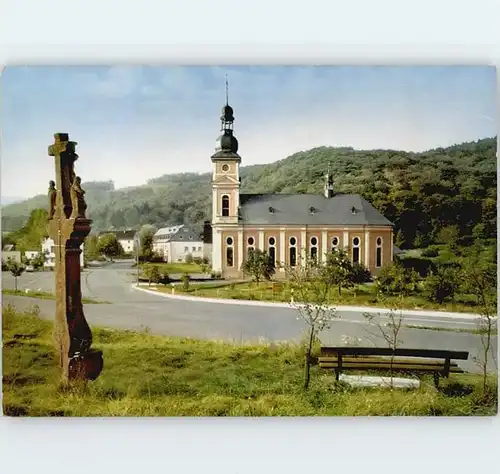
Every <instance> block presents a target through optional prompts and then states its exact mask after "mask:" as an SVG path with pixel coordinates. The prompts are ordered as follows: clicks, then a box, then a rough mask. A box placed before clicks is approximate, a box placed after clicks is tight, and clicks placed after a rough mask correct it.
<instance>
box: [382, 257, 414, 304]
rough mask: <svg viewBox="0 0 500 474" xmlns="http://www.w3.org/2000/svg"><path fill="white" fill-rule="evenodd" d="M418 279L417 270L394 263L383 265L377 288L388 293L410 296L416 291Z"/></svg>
mask: <svg viewBox="0 0 500 474" xmlns="http://www.w3.org/2000/svg"><path fill="white" fill-rule="evenodd" d="M418 280H419V278H418V273H417V272H416V271H415V270H413V269H411V268H405V267H403V266H402V265H401V264H397V263H393V264H391V265H386V266H384V267H382V270H381V271H380V274H379V276H378V278H377V290H378V291H380V292H381V293H383V294H386V295H404V296H408V295H410V294H411V293H413V292H415V291H416V289H417V285H418Z"/></svg>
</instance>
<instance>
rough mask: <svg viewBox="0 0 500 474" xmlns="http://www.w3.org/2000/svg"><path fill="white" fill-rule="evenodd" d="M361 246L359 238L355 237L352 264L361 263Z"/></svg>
mask: <svg viewBox="0 0 500 474" xmlns="http://www.w3.org/2000/svg"><path fill="white" fill-rule="evenodd" d="M359 244H360V240H359V237H354V239H352V263H359V252H360V249H359Z"/></svg>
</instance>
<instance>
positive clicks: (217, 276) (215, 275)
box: [210, 270, 222, 280]
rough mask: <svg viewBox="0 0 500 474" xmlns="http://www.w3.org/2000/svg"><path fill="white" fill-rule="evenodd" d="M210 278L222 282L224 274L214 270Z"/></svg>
mask: <svg viewBox="0 0 500 474" xmlns="http://www.w3.org/2000/svg"><path fill="white" fill-rule="evenodd" d="M210 276H211V277H212V279H213V280H220V279H221V278H222V273H221V272H218V271H216V270H212V271H211V272H210Z"/></svg>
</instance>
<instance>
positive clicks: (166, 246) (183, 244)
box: [2, 225, 210, 268]
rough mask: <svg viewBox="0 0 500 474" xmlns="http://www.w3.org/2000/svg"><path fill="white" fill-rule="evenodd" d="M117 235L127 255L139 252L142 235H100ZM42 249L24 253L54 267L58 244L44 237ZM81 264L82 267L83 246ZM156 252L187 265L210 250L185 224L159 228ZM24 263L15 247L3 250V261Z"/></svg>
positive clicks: (133, 232) (131, 232)
mask: <svg viewBox="0 0 500 474" xmlns="http://www.w3.org/2000/svg"><path fill="white" fill-rule="evenodd" d="M110 233H111V234H115V235H116V239H117V240H118V243H119V244H120V246H121V247H122V250H123V252H124V253H125V254H129V255H133V254H135V252H136V251H137V246H136V245H137V243H138V240H139V233H138V231H136V230H110V231H105V232H101V233H100V234H99V236H101V235H104V234H110ZM40 247H41V248H40V249H37V250H28V251H26V252H25V253H24V256H25V258H26V259H27V260H31V259H33V258H36V257H37V256H38V255H40V253H42V254H43V255H44V256H45V264H44V266H45V267H47V268H53V267H55V257H56V256H55V244H54V241H53V240H52V239H51V238H45V239H43V240H42V242H41V246H40ZM81 249H82V254H81V257H80V258H81V261H80V264H81V265H82V266H83V244H82V247H81ZM153 251H154V252H155V253H157V254H158V255H161V256H162V257H163V260H164V261H166V262H167V261H168V262H184V261H186V259H187V257H188V255H191V256H192V257H193V258H209V257H210V249H209V246H208V245H204V242H203V237H202V236H200V235H199V234H198V233H197V232H195V231H194V230H193V229H192V228H191V227H189V226H186V225H177V226H171V227H164V228H161V229H159V230H158V231H157V232H156V233H155V235H154V237H153ZM9 258H10V259H12V260H15V261H18V262H20V261H21V252H20V251H16V250H14V248H13V246H12V245H10V246H9V245H8V246H5V248H4V249H3V251H2V261H7V260H8V259H9Z"/></svg>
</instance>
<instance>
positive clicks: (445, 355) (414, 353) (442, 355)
mask: <svg viewBox="0 0 500 474" xmlns="http://www.w3.org/2000/svg"><path fill="white" fill-rule="evenodd" d="M339 354H340V355H341V356H354V355H365V356H369V355H373V356H401V357H429V358H433V359H458V360H467V359H468V358H469V353H468V352H467V351H446V350H441V349H406V348H398V349H395V350H393V349H390V348H389V347H355V346H349V347H321V357H328V356H335V355H339Z"/></svg>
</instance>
